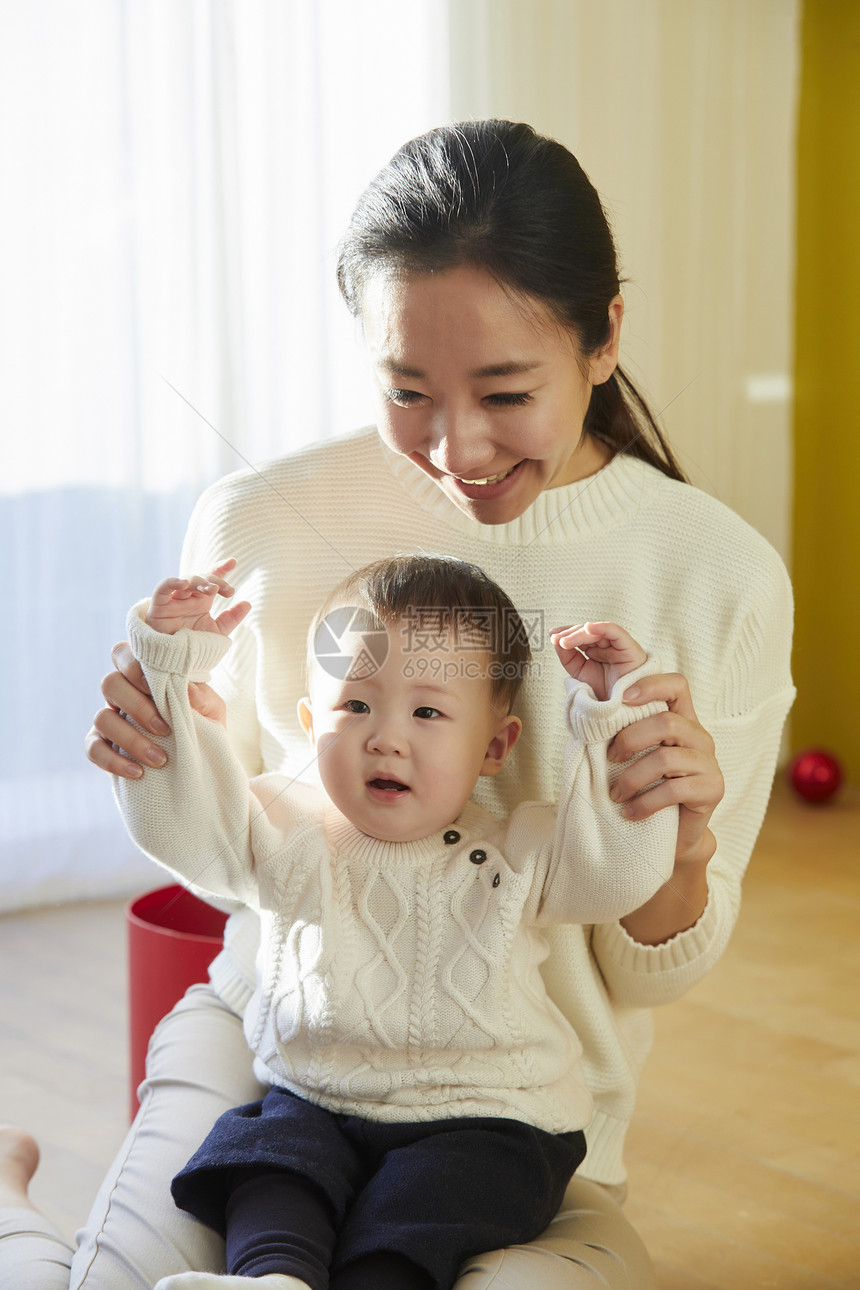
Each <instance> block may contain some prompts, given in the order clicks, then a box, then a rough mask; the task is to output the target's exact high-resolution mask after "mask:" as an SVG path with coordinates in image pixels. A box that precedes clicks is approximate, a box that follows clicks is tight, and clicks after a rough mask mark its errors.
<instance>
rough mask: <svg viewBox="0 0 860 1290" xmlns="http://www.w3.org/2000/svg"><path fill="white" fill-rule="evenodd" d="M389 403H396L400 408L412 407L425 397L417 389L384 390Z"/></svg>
mask: <svg viewBox="0 0 860 1290" xmlns="http://www.w3.org/2000/svg"><path fill="white" fill-rule="evenodd" d="M382 393H383V394H384V395H385V398H386V399H387V401H388V402H389V403H396V404H397V406H398V407H400V408H410V407H412V406H413V405H414V404H416V403H419V402H420V401H421V399H423V398H424V395H423V394H419V393H418V391H417V390H383V391H382Z"/></svg>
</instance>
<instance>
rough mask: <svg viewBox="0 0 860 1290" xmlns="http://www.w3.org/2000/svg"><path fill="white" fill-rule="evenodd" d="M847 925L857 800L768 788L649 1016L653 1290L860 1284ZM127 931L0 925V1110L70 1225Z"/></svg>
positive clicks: (859, 809) (115, 911) (633, 1165)
mask: <svg viewBox="0 0 860 1290" xmlns="http://www.w3.org/2000/svg"><path fill="white" fill-rule="evenodd" d="M858 926H860V797H856V796H855V797H853V798H844V799H842V800H841V801H839V802H837V803H832V804H830V805H829V806H827V807H824V808H812V807H805V806H803V805H802V804H799V803H797V802H795V801H794V800H792V799H790V798H789V797H788V796H787V794H785V793H784V792H777V795H776V797H775V800H774V803H773V805H772V807H771V810H770V812H769V814H768V819H767V821H766V824H765V828H764V830H763V833H762V837H761V840H760V842H759V846H758V848H757V850H756V854H755V857H754V860H753V863H752V866H751V869H750V873H749V876H748V878H747V882H746V884H745V901H744V906H743V909H742V913H741V919H740V923H739V926H738V929H737V932H736V934H735V936H734V939H733V941H732V943H731V945H730V947H729V950H728V951H727V954H726V956H725V958H724V959H723V961H722V963H721V964H720V966H719V967H718V968H717V969H716V970H715V971H714V972H713V973H712V974H711V976H710V977H709V978H708V980H707V981H705V982H703V983H702V984H701V985H700V986H698V987H697V988H696V990H694V991H693V992H692V994H691V995H689V996H688V997H687V998H686V999H684V1000H683V1001H681V1002H680V1003H677V1004H673V1005H672V1006H671V1007H669V1008H667V1009H665V1010H664V1011H662V1012H661V1013H658V1015H657V1043H656V1046H655V1050H654V1053H653V1054H652V1056H651V1058H650V1059H649V1062H648V1065H647V1066H646V1069H645V1073H644V1076H643V1081H642V1086H641V1092H640V1100H639V1108H638V1112H637V1116H636V1119H635V1121H634V1125H633V1128H632V1130H631V1133H630V1137H629V1140H628V1151H627V1160H628V1165H629V1170H630V1198H629V1200H628V1203H627V1211H628V1214H629V1216H630V1218H631V1220H632V1221H633V1222H634V1223H635V1225H636V1226H637V1227H638V1229H639V1230H640V1231H641V1233H642V1235H643V1236H644V1238H645V1241H646V1244H647V1245H648V1247H649V1249H650V1250H651V1251H652V1254H653V1256H654V1259H655V1262H656V1264H657V1269H658V1275H659V1284H660V1290H765V1288H767V1290H771V1288H773V1290H830V1288H831V1287H841V1288H842V1290H846V1288H849V1287H850V1288H852V1290H860V1006H858V995H860V936H858ZM124 937H125V934H124V924H123V910H122V905H121V904H120V903H116V902H110V903H107V904H101V905H86V906H72V907H66V908H60V909H55V910H46V911H38V912H35V913H28V914H22V915H17V916H10V917H6V918H0V1023H2V1043H0V1117H1V1118H5V1119H8V1120H12V1121H14V1122H17V1123H20V1124H23V1125H25V1126H26V1127H27V1128H29V1129H30V1130H31V1131H32V1132H34V1133H35V1134H36V1135H37V1137H38V1138H39V1140H40V1142H41V1144H42V1147H43V1166H42V1168H41V1169H40V1171H39V1173H38V1175H37V1181H36V1185H35V1187H34V1196H35V1198H36V1199H37V1201H38V1202H39V1203H40V1204H41V1205H42V1206H43V1208H44V1209H45V1210H46V1211H47V1212H48V1213H49V1214H50V1216H51V1217H52V1218H53V1219H54V1220H55V1221H56V1222H57V1223H58V1224H59V1226H60V1227H61V1229H62V1230H63V1231H64V1232H65V1233H66V1234H67V1235H71V1234H72V1233H73V1231H74V1229H75V1227H76V1225H77V1224H78V1223H79V1222H80V1221H81V1220H82V1219H83V1217H84V1216H85V1212H86V1208H87V1206H88V1203H89V1200H90V1198H91V1196H92V1195H93V1193H94V1192H95V1190H96V1187H97V1185H98V1183H99V1181H100V1177H101V1173H102V1171H103V1169H104V1168H105V1166H106V1165H107V1163H108V1161H109V1160H110V1158H111V1156H112V1154H113V1152H114V1150H115V1148H116V1146H117V1145H118V1143H119V1141H120V1139H121V1137H122V1135H123V1132H124V1130H125V1125H126V1115H127V1104H128V1090H127V1086H126V1069H127V1060H126V1033H125V1026H126V1017H125V998H126V993H125V939H124ZM535 1290H539V1287H535Z"/></svg>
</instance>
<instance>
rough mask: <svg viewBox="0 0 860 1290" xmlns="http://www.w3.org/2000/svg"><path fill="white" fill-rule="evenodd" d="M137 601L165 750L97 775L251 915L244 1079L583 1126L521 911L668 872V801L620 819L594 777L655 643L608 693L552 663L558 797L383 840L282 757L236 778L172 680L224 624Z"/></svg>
mask: <svg viewBox="0 0 860 1290" xmlns="http://www.w3.org/2000/svg"><path fill="white" fill-rule="evenodd" d="M146 607H147V602H143V603H142V604H141V605H140V606H136V607H135V609H134V610H133V611H132V613H131V614H130V615H129V622H128V629H129V640H130V642H131V644H132V648H133V649H134V653H135V656H136V657H137V658H138V659H139V660H140V662H141V663H142V665H143V668H144V672H145V674H146V679H147V681H148V682H149V686H150V689H151V691H152V696H153V699H154V700H155V702H156V704H157V706H158V709H159V711H160V712H161V714H162V716H164V717H165V718H166V719H167V721H168V723H169V725H170V727H171V736H170V739H169V740H167V741H166V744H167V748H168V752H169V758H170V759H169V761H168V764H167V766H166V767H165V769H164V770H163V772H162V773H160V774H158V775H146V776H144V777H143V778H142V779H141V780H139V781H133V780H126V779H122V778H116V779H115V780H114V784H115V788H116V793H117V797H118V800H119V802H120V806H121V808H122V811H123V814H124V816H125V820H126V824H127V825H128V828H129V831H130V832H131V835H132V837H133V838H134V839H135V840H136V841H137V842H138V843H139V845H140V846H141V847H142V848H143V850H144V851H146V852H147V853H148V854H149V855H151V856H152V857H153V858H154V859H156V860H159V861H161V862H162V863H163V864H166V865H167V866H168V867H169V868H171V869H172V870H173V871H174V872H175V873H176V874H178V875H179V876H180V877H181V878H182V879H184V880H186V881H187V882H190V883H192V884H193V885H194V887H195V889H196V890H198V891H199V892H200V893H201V894H203V895H216V896H238V897H240V898H241V899H243V900H244V901H245V902H246V903H247V904H248V905H249V906H251V907H252V908H254V909H256V910H258V911H259V913H260V918H261V924H262V930H263V935H262V941H261V950H260V955H259V957H258V961H257V988H256V989H255V991H254V995H253V997H252V999H251V1001H250V1003H249V1005H248V1008H247V1011H246V1013H245V1032H246V1035H247V1038H248V1041H249V1043H250V1045H251V1048H252V1049H253V1051H254V1053H255V1054H256V1058H257V1061H256V1072H257V1075H258V1078H259V1079H261V1080H262V1081H264V1082H268V1083H273V1084H278V1085H280V1086H282V1087H285V1088H288V1089H290V1090H292V1091H293V1092H294V1093H298V1094H299V1095H301V1096H302V1097H305V1098H307V1099H309V1100H310V1101H313V1102H316V1103H318V1104H319V1105H322V1106H325V1107H327V1108H328V1109H329V1110H332V1111H338V1112H341V1113H344V1114H350V1115H360V1116H363V1117H364V1118H367V1119H374V1120H385V1121H393V1120H400V1121H415V1120H423V1119H448V1118H450V1117H456V1116H467V1115H469V1116H472V1115H479V1116H502V1117H509V1118H512V1119H520V1120H524V1121H526V1122H527V1123H530V1124H534V1125H536V1126H537V1127H538V1128H541V1129H544V1130H546V1131H547V1132H548V1133H561V1132H564V1131H566V1130H569V1129H583V1128H585V1126H586V1124H588V1122H589V1120H590V1119H591V1111H592V1103H591V1098H590V1095H589V1093H588V1089H587V1086H586V1084H585V1081H584V1078H583V1074H582V1070H581V1067H580V1064H579V1056H580V1047H579V1044H578V1041H577V1038H576V1035H575V1034H574V1032H573V1030H572V1029H571V1027H570V1025H569V1023H568V1022H567V1021H566V1020H565V1018H564V1017H563V1016H562V1014H561V1013H560V1012H559V1010H558V1009H557V1008H556V1007H555V1006H554V1005H553V1004H552V1003H551V1002H550V1000H549V998H548V996H547V994H546V990H545V987H544V984H543V981H542V978H541V975H540V971H539V965H540V963H541V962H542V961H543V960H544V959H545V958H546V955H547V947H546V942H545V940H544V938H543V936H542V935H541V929H542V928H546V927H550V926H552V925H553V924H557V923H562V922H589V923H594V922H602V921H607V920H611V919H615V918H619V917H621V916H622V915H623V914H625V913H629V912H630V911H631V910H632V909H636V908H638V907H639V906H640V905H641V904H643V903H644V901H646V900H648V899H649V898H650V897H651V896H652V895H653V894H654V892H655V891H657V889H658V888H659V887H660V886H662V884H663V883H664V882H665V880H666V879H667V877H669V876H670V875H671V873H672V867H673V859H674V851H675V839H676V834H677V823H678V820H677V810H670V811H661V812H659V813H658V814H657V815H656V816H654V817H653V818H652V819H651V820H649V821H647V823H646V824H645V825H644V826H642V825H640V826H637V825H636V824H634V823H631V822H630V821H629V820H626V819H625V818H624V816H623V814H622V813H621V810H620V808H619V807H618V806H617V805H616V804H615V803H614V802H612V801H611V799H610V797H609V794H608V790H609V786H610V783H611V780H612V778H614V777H616V776H617V774H618V773H620V767H613V768H612V774H610V766H609V763H608V762H607V758H606V747H607V744H608V742H609V740H610V739H611V738H612V737H613V736H614V735H615V734H617V733H618V731H619V730H621V729H622V728H623V727H624V726H626V725H629V724H630V723H631V722H632V721H635V720H636V719H637V718H638V717H641V716H644V715H648V711H647V710H646V711H643V710H642V709H639V710H637V709H636V708H635V707H634V708H631V707H629V706H625V705H624V704H623V703H622V695H623V692H624V690H625V689H626V688H627V687H628V686H629V685H631V684H633V683H635V681H636V679H637V678H638V677H639V676H642V675H647V674H648V673H650V672H653V671H656V670H658V668H657V666H656V665H655V664H654V662H653V661H651V662H650V664H649V663H646V664H645V665H643V667H641V668H639V669H637V670H636V671H635V672H631V673H630V674H629V675H628V676H625V677H624V678H623V679H622V680H621V681H619V682H618V684H617V685H616V686H615V688H614V690H613V693H612V695H611V696H610V698H609V700H607V701H606V702H598V701H597V700H596V699H595V697H594V694H593V693H592V691H591V689H590V688H589V687H588V686H587V685H584V684H582V683H580V682H576V681H572V680H570V679H569V678H568V691H569V693H568V699H567V703H566V705H565V708H566V711H567V724H568V727H569V730H570V739H569V741H568V748H567V752H566V756H565V768H564V773H563V776H562V784H561V785H560V800H559V804H558V807H557V808H556V807H555V806H547V805H543V804H540V803H528V804H523V805H521V806H519V807H518V808H517V809H516V810H514V812H513V813H512V815H511V816H510V817H509V818H508V820H507V821H505V822H500V821H497V820H495V819H494V818H493V817H492V816H491V815H490V814H488V812H486V811H484V810H482V809H481V808H480V807H478V806H477V805H473V804H471V803H470V804H469V805H468V806H467V808H466V810H465V811H464V812H463V814H462V815H461V816H460V818H459V819H457V820H453V821H445V822H444V823H443V826H442V827H440V829H439V830H438V832H436V833H435V834H433V835H431V836H429V837H427V838H423V839H420V840H418V841H415V842H408V843H406V842H401V843H398V842H384V841H380V840H378V839H376V838H373V837H368V836H367V835H366V834H364V833H361V832H359V831H358V830H357V829H356V828H355V827H354V826H353V825H352V824H351V823H350V822H349V821H348V820H347V819H345V818H344V816H343V815H341V814H340V812H339V811H337V810H336V808H335V807H334V806H332V805H330V804H327V800H326V798H325V797H324V795H323V794H322V793H319V792H317V791H315V790H314V789H311V788H302V787H296V786H295V784H294V782H293V781H291V780H289V779H288V778H287V777H286V776H284V775H281V774H276V773H272V774H266V775H262V776H259V777H257V778H255V779H253V780H251V782H250V785H249V781H248V778H247V776H246V774H245V772H244V770H243V768H242V766H241V764H240V762H239V761H238V760H237V759H236V757H235V755H234V754H233V752H232V749H231V748H230V744H229V741H228V739H227V736H226V734H225V732H224V729H223V728H222V727H221V726H220V725H218V724H217V723H216V722H212V721H210V720H207V719H206V718H204V717H201V716H199V715H198V714H197V713H194V712H192V710H191V707H190V704H189V702H188V681H189V680H200V679H208V676H209V668H210V667H211V666H213V665H215V664H216V663H217V662H218V661H219V659H220V658H221V657H222V656H223V655H224V653H225V652H226V651H227V650H228V649H229V645H230V642H229V640H227V639H226V638H224V637H222V636H218V635H216V634H213V633H207V632H195V631H189V630H183V631H180V632H177V633H176V634H175V635H172V636H171V635H162V634H160V633H159V632H157V631H154V630H153V629H152V628H151V627H149V626H148V625H147V623H146V621H145V611H146ZM559 670H560V669H559ZM659 707H662V708H665V705H656V704H653V705H648V708H649V709H650V710H655V709H658V708H659ZM446 826H447V827H446Z"/></svg>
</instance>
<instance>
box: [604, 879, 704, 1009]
mask: <svg viewBox="0 0 860 1290" xmlns="http://www.w3.org/2000/svg"><path fill="white" fill-rule="evenodd" d="M718 906H719V901H718V900H717V899H716V897H715V895H714V893H713V891H711V892H710V893H709V895H708V903H707V905H706V906H705V909H704V911H703V913H702V915H701V917H700V918H699V919H698V921H697V922H696V923H694V925H693V926H692V927H690V928H688V929H687V930H686V931H684V932H678V933H677V934H676V935H675V936H673V937H671V939H670V940H668V941H664V943H663V944H662V945H640V944H639V942H638V941H634V939H633V937H632V936H630V935H628V933H627V932H626V931H625V929H624V928H623V927H622V926H621V924H620V923H606V924H604V925H602V926H601V927H600V929H599V933H598V934H599V940H600V960H601V962H603V961H605V960H606V958H607V956H608V957H611V959H612V972H613V977H614V978H617V977H618V976H626V977H629V978H630V979H631V980H632V979H634V978H635V979H636V980H638V981H641V979H642V977H643V975H644V976H649V977H651V978H652V982H651V984H652V988H653V986H654V985H656V982H655V981H654V980H653V978H655V977H656V976H659V975H660V974H672V976H673V980H674V977H675V976H676V975H677V974H678V973H682V974H683V972H684V971H685V969H686V968H688V967H689V966H690V965H692V964H695V965H696V979H698V976H699V973H700V966H699V965H700V963H701V960H702V956H703V955H705V954H707V953H709V951H710V950H711V947H712V946H713V944H714V941H715V939H716V938H717V934H718V932H719V930H720V927H721V924H722V922H723V921H724V920H723V919H722V918H721V916H720V913H719V909H718ZM672 997H673V998H674V997H675V993H674V991H673V993H672ZM655 1002H656V1000H655Z"/></svg>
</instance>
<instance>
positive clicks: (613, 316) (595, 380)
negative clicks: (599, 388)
mask: <svg viewBox="0 0 860 1290" xmlns="http://www.w3.org/2000/svg"><path fill="white" fill-rule="evenodd" d="M623 317H624V301H623V300H622V299H621V297H620V296H614V297H613V298H612V300H610V302H609V339H608V340H607V342H606V344H605V345H604V346H603V348H602V349H599V350H598V351H597V353H596V354H592V356H591V358H590V359H589V360H588V379H589V381H590V382H591V384H592V385H603V384H604V383H605V382H606V381H608V380H609V378H610V376H611V375H612V373H613V372H614V371H615V369H616V367H617V366H618V350H619V347H620V345H621V319H622V318H623Z"/></svg>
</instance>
